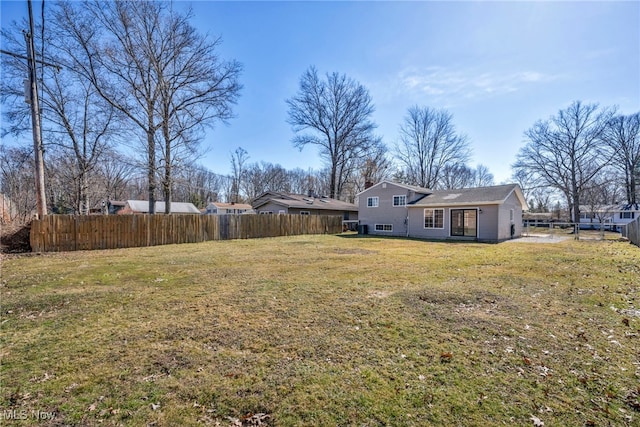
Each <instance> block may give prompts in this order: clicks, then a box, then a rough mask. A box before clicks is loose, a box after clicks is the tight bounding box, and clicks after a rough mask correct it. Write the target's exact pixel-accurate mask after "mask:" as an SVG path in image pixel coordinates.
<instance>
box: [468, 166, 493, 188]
mask: <svg viewBox="0 0 640 427" xmlns="http://www.w3.org/2000/svg"><path fill="white" fill-rule="evenodd" d="M493 184H494V181H493V174H492V173H491V172H489V168H488V167H486V166H485V165H478V166H476V168H475V169H474V170H473V185H472V186H473V187H488V186H490V185H493Z"/></svg>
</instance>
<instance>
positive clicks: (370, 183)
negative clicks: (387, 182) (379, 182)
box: [364, 181, 373, 190]
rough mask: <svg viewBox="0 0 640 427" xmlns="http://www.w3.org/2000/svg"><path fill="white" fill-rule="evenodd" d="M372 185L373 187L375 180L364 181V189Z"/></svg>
mask: <svg viewBox="0 0 640 427" xmlns="http://www.w3.org/2000/svg"><path fill="white" fill-rule="evenodd" d="M371 187H373V182H371V181H366V182H365V183H364V189H365V190H366V189H367V188H371Z"/></svg>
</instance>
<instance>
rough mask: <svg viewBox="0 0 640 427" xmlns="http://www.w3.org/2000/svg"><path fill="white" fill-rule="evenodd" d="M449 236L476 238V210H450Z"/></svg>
mask: <svg viewBox="0 0 640 427" xmlns="http://www.w3.org/2000/svg"><path fill="white" fill-rule="evenodd" d="M451 235H452V236H461V237H478V211H477V209H451Z"/></svg>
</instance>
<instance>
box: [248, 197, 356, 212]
mask: <svg viewBox="0 0 640 427" xmlns="http://www.w3.org/2000/svg"><path fill="white" fill-rule="evenodd" d="M256 200H259V202H258V203H257V204H255V205H253V207H254V209H257V208H259V207H260V206H263V205H266V204H267V203H275V204H276V205H280V206H284V207H287V208H293V209H316V210H331V211H352V212H357V211H358V207H357V206H356V205H354V204H353V203H347V202H343V201H341V200H336V199H331V198H329V197H324V196H321V197H310V196H305V195H302V194H292V193H277V192H268V193H264V194H262V195H261V196H259V197H257V198H256Z"/></svg>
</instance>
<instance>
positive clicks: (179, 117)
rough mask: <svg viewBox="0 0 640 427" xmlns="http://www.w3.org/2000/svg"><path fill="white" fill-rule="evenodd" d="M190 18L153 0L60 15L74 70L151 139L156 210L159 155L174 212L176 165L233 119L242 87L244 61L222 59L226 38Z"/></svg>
mask: <svg viewBox="0 0 640 427" xmlns="http://www.w3.org/2000/svg"><path fill="white" fill-rule="evenodd" d="M189 18H190V14H189V13H187V14H181V13H178V12H175V11H173V10H172V9H171V4H169V3H166V2H151V1H136V2H132V1H114V2H99V1H95V2H91V3H82V4H78V5H76V4H71V3H62V4H61V6H60V9H59V14H58V16H57V18H56V19H58V21H60V22H61V23H63V24H62V25H63V27H64V28H65V30H66V33H65V36H66V37H67V38H68V39H69V40H71V41H72V42H70V43H68V46H69V49H68V52H67V53H68V55H69V57H70V58H71V59H72V61H73V62H74V65H76V66H77V67H78V68H80V69H81V70H82V71H83V75H84V76H85V77H86V78H87V79H88V80H89V81H90V82H91V83H92V84H93V86H94V87H95V89H96V91H97V93H98V94H99V95H100V96H101V97H102V98H103V99H104V100H106V101H107V102H108V103H109V104H110V105H112V106H113V107H114V108H115V109H117V110H118V111H119V112H120V113H121V114H122V115H124V116H125V117H127V119H128V120H129V121H130V122H131V123H133V124H134V125H135V126H136V127H137V128H138V129H140V130H141V131H142V134H143V135H144V139H145V155H146V168H147V181H148V196H149V212H150V213H153V212H154V210H155V199H156V194H155V193H156V188H157V180H156V176H157V173H158V166H159V164H158V163H159V162H158V161H157V152H158V150H160V151H161V154H162V165H161V167H162V168H163V171H164V172H163V174H162V177H163V178H162V183H163V190H164V193H165V198H166V199H167V200H166V201H167V203H166V204H165V206H167V209H168V212H170V201H171V200H170V199H171V181H172V168H173V167H174V165H175V162H176V161H177V160H179V159H180V158H182V156H183V155H185V154H186V153H191V154H193V153H195V152H196V151H197V150H196V146H197V143H198V142H199V140H200V139H199V138H198V136H199V131H202V129H203V128H204V127H205V126H208V125H212V124H213V123H215V122H216V121H217V120H226V119H228V118H229V117H231V105H232V104H233V103H235V101H236V100H237V97H238V94H239V90H240V85H239V84H238V80H237V79H238V76H239V73H240V70H241V67H240V64H238V63H237V62H235V61H230V62H225V61H222V60H221V59H220V58H219V57H218V56H217V54H216V48H217V47H218V45H219V43H220V41H219V40H214V41H210V40H209V39H207V37H206V36H203V35H200V34H198V33H197V32H196V31H195V29H194V28H193V27H192V26H191V25H189V22H188V21H189ZM159 131H160V134H158V132H159ZM160 141H162V142H161V143H160Z"/></svg>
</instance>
